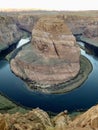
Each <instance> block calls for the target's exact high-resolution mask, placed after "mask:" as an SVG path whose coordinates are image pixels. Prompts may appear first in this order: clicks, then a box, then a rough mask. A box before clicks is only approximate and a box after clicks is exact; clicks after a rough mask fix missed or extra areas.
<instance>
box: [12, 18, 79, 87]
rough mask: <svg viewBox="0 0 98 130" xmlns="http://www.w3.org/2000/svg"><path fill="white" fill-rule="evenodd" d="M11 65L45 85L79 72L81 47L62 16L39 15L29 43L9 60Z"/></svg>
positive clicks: (42, 85) (17, 73) (64, 80)
mask: <svg viewBox="0 0 98 130" xmlns="http://www.w3.org/2000/svg"><path fill="white" fill-rule="evenodd" d="M21 66H22V67H21ZM11 69H12V71H13V72H14V73H15V74H16V75H19V76H21V77H22V78H24V77H25V79H28V80H31V81H34V82H36V86H37V84H38V86H39V85H40V87H43V88H46V87H49V86H50V85H54V84H55V85H56V84H59V83H62V82H66V81H68V80H70V79H72V78H74V77H75V76H76V75H77V74H78V72H79V70H80V50H79V47H78V45H77V44H76V40H75V37H74V36H73V35H72V33H71V31H70V30H69V28H68V27H67V25H66V24H65V23H64V21H63V20H62V19H59V18H57V17H44V18H43V17H42V18H40V19H39V21H38V22H37V24H36V25H35V26H34V28H33V31H32V41H31V43H30V45H29V47H24V48H22V50H21V51H19V52H18V54H17V55H16V57H15V58H13V59H12V60H11Z"/></svg>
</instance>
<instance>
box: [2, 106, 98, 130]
mask: <svg viewBox="0 0 98 130" xmlns="http://www.w3.org/2000/svg"><path fill="white" fill-rule="evenodd" d="M0 130H98V105H96V106H94V107H92V108H91V109H89V110H88V111H87V112H85V113H84V114H80V115H78V116H76V117H74V119H72V118H71V117H70V116H69V115H68V113H67V111H64V112H61V113H59V114H58V115H56V116H55V117H52V118H50V117H49V115H48V114H47V113H46V112H45V111H43V110H41V109H39V108H36V109H33V110H32V111H29V112H27V113H25V114H22V113H15V114H0Z"/></svg>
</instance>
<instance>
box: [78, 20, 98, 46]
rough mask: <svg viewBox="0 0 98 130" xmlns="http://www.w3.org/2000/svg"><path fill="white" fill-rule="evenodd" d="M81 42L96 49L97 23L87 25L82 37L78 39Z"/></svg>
mask: <svg viewBox="0 0 98 130" xmlns="http://www.w3.org/2000/svg"><path fill="white" fill-rule="evenodd" d="M80 39H81V40H82V41H83V42H86V43H89V44H91V45H93V46H95V47H98V23H96V25H89V26H87V27H86V28H85V29H84V32H83V35H82V36H81V37H80Z"/></svg>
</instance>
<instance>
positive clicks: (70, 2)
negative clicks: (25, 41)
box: [0, 0, 98, 10]
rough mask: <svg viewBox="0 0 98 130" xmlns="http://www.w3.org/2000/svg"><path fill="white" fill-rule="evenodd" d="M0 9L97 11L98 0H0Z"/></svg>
mask: <svg viewBox="0 0 98 130" xmlns="http://www.w3.org/2000/svg"><path fill="white" fill-rule="evenodd" d="M0 8H38V9H39V8H40V9H53V10H98V0H0Z"/></svg>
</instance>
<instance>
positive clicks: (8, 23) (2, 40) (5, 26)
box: [0, 16, 23, 51]
mask: <svg viewBox="0 0 98 130" xmlns="http://www.w3.org/2000/svg"><path fill="white" fill-rule="evenodd" d="M22 36H23V34H22V31H21V30H19V28H18V27H17V26H16V24H15V23H14V21H13V18H12V17H7V16H0V51H2V50H4V49H6V48H8V47H9V46H10V45H11V44H13V43H16V42H18V41H19V40H20V38H21V37H22Z"/></svg>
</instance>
